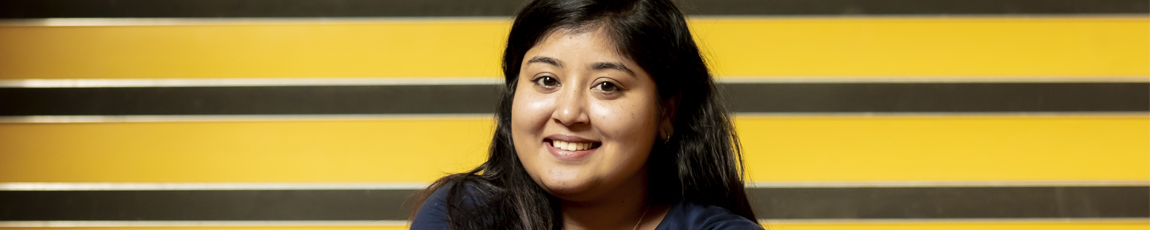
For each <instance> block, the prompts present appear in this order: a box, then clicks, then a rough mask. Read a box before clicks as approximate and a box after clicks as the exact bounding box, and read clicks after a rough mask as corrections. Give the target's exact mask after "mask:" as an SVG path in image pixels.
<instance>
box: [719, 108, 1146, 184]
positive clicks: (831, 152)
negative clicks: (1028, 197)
mask: <svg viewBox="0 0 1150 230" xmlns="http://www.w3.org/2000/svg"><path fill="white" fill-rule="evenodd" d="M735 125H736V127H738V130H739V132H740V133H739V134H740V135H741V137H740V138H741V140H742V141H743V146H744V149H745V151H746V157H745V158H746V159H745V160H746V165H747V171H748V174H749V175H750V177H751V178H750V180H751V181H873V180H889V181H968V180H974V181H982V180H991V181H993V180H1005V181H1011V180H1026V181H1095V180H1097V181H1105V180H1141V181H1145V180H1150V118H1148V117H871V118H866V117H832V118H806V117H795V118H741V119H736V120H735Z"/></svg>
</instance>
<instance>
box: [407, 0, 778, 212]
mask: <svg viewBox="0 0 1150 230" xmlns="http://www.w3.org/2000/svg"><path fill="white" fill-rule="evenodd" d="M503 73H504V77H505V80H506V81H505V85H504V86H505V88H504V92H503V96H502V98H501V101H500V104H499V107H498V111H497V121H498V122H497V124H496V132H495V136H494V138H493V139H492V143H491V148H490V152H489V154H490V155H489V156H488V159H487V161H486V162H485V163H483V164H482V165H480V166H479V167H477V168H475V169H473V170H471V171H470V172H466V173H460V174H454V175H450V176H447V177H444V178H442V179H440V180H438V181H437V182H435V183H433V184H432V185H431V186H430V187H428V188H427V189H426V190H425V191H424V193H423V197H422V198H423V199H422V201H421V205H420V206H421V207H419V210H418V211H417V212H416V213H415V216H414V217H413V218H414V219H413V221H412V228H413V229H757V228H760V226H759V225H758V224H757V223H756V222H755V220H756V218H755V215H754V213H753V212H752V211H751V208H750V205H749V204H748V202H747V196H746V193H745V191H744V190H743V189H744V187H743V186H744V184H743V180H742V174H743V173H742V171H741V169H742V165H741V164H742V163H741V156H740V153H739V152H740V150H739V144H738V138H737V136H736V135H735V133H734V131H733V129H732V126H731V122H730V118H729V115H728V114H727V112H726V110H724V108H723V106H721V105H720V104H719V103H718V101H719V99H718V98H717V97H718V95H717V94H716V93H715V88H714V81H713V79H712V77H711V74H710V71H709V70H708V69H707V66H706V64H705V63H704V62H703V59H702V58H701V56H700V54H699V49H698V47H696V45H695V42H694V40H693V39H692V37H691V33H690V32H689V31H688V28H687V25H686V23H685V21H684V18H683V16H682V14H681V13H680V12H679V10H678V9H677V8H676V7H675V6H674V5H673V4H672V3H671V2H670V1H667V0H637V1H595V0H585V1H550V0H539V1H532V2H531V3H529V4H528V5H527V6H526V7H525V8H524V9H522V10H521V11H520V12H519V14H518V15H517V16H516V19H515V22H514V24H513V26H512V29H511V34H510V36H509V38H508V41H507V48H506V50H505V52H504V58H503Z"/></svg>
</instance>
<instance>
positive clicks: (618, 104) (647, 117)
mask: <svg viewBox="0 0 1150 230" xmlns="http://www.w3.org/2000/svg"><path fill="white" fill-rule="evenodd" d="M596 107H597V109H593V110H592V111H594V112H593V114H592V116H594V119H593V120H594V121H595V126H596V127H597V128H598V130H599V131H600V132H602V134H603V136H604V137H606V138H609V140H612V141H615V142H617V143H621V144H620V145H617V147H619V148H626V149H629V150H633V151H643V150H642V149H645V148H639V147H643V146H647V147H649V146H650V144H651V143H650V142H651V141H652V140H654V139H653V138H654V135H655V129H656V128H657V124H658V122H656V121H657V116H658V115H657V114H656V111H655V107H654V105H653V103H646V101H645V100H640V101H608V102H600V103H597V104H596Z"/></svg>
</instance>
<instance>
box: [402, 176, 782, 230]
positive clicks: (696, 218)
mask: <svg viewBox="0 0 1150 230" xmlns="http://www.w3.org/2000/svg"><path fill="white" fill-rule="evenodd" d="M447 190H448V189H447V186H444V187H443V188H440V189H439V190H437V191H435V193H432V194H431V196H430V197H428V198H427V200H426V201H424V202H423V206H421V207H420V208H419V212H418V213H416V214H415V220H412V222H411V229H413V230H443V229H450V228H451V227H450V224H448V218H447V206H446V205H445V204H446V201H447ZM679 229H684V230H686V229H691V230H694V229H715V230H719V229H723V230H726V229H763V227H762V226H760V225H759V224H758V223H755V222H753V221H751V220H748V219H747V218H743V217H742V216H739V215H735V214H734V213H731V212H730V211H727V209H724V208H721V207H717V206H711V205H698V204H694V203H689V202H679V203H677V204H675V205H674V206H671V210H669V211H667V215H666V216H664V217H663V221H662V222H659V226H658V227H655V230H679Z"/></svg>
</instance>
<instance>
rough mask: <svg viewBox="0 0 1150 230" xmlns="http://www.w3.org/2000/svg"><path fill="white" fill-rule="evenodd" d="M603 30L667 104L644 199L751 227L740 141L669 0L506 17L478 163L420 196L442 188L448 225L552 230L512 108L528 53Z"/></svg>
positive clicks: (567, 6) (556, 223)
mask: <svg viewBox="0 0 1150 230" xmlns="http://www.w3.org/2000/svg"><path fill="white" fill-rule="evenodd" d="M586 28H603V29H605V31H607V34H608V36H610V38H611V40H612V41H613V42H614V45H615V47H616V48H617V51H618V52H619V53H620V54H621V55H623V56H626V57H629V58H630V59H631V60H633V61H635V63H637V64H638V65H639V67H640V68H643V70H646V71H647V73H649V74H650V76H651V78H653V80H654V81H655V85H656V87H657V88H658V94H659V95H658V96H659V99H660V101H662V102H671V104H674V105H676V106H675V109H670V110H664V111H674V112H675V114H674V115H673V116H672V117H673V118H674V119H673V130H674V133H673V135H672V136H671V137H670V138H669V139H667V140H665V141H656V144H655V146H653V148H652V153H651V154H650V157H648V160H647V170H648V177H649V181H648V188H649V189H648V191H649V193H650V194H649V196H650V197H651V198H652V202H657V203H663V204H666V203H674V202H692V203H696V204H701V205H714V206H719V207H723V208H726V209H727V210H729V211H731V212H732V213H734V214H737V215H740V216H743V217H746V218H747V219H750V220H752V221H756V218H755V214H754V213H753V212H752V211H751V208H750V204H749V203H748V201H747V195H746V193H745V191H744V188H743V180H742V175H743V171H742V170H743V169H742V168H743V163H742V159H741V152H740V151H741V150H740V149H741V147H740V145H739V141H738V140H739V139H738V137H737V135H736V134H735V131H734V129H733V127H732V125H731V120H730V117H729V115H728V113H727V111H726V109H725V108H724V107H723V106H722V104H721V103H720V101H721V100H720V99H719V95H718V94H717V93H716V89H715V84H714V80H713V79H712V77H711V74H710V72H709V70H708V69H707V65H706V63H705V62H704V60H703V58H702V56H701V55H700V52H699V48H698V46H696V45H695V41H694V39H693V38H692V37H691V33H690V31H689V30H688V28H687V24H686V21H685V18H684V17H683V14H682V13H681V12H680V11H679V9H678V8H676V7H675V5H674V4H673V3H672V2H671V1H670V0H626V1H619V0H535V1H531V2H530V3H528V4H527V5H526V6H525V7H524V8H523V9H522V10H520V11H519V13H518V14H517V15H516V17H515V22H514V23H513V25H512V27H511V34H510V35H509V36H508V38H507V48H506V50H505V51H504V53H503V75H504V78H505V79H506V81H505V83H504V88H503V93H502V96H501V98H500V101H499V107H498V111H497V113H496V116H495V118H496V121H497V122H496V127H495V136H494V137H493V138H492V140H491V146H490V149H489V156H488V157H487V161H486V162H484V163H483V164H482V165H480V166H479V167H476V168H475V169H472V170H471V171H469V172H466V173H459V174H453V175H449V176H446V177H443V178H441V179H439V180H438V181H436V182H435V183H432V184H431V185H430V186H429V187H428V188H427V189H426V190H424V192H423V194H422V196H421V199H420V203H422V201H423V200H425V199H426V198H427V197H428V196H429V195H430V194H431V193H432V192H434V191H435V190H438V189H440V188H445V185H449V184H450V185H453V186H449V187H446V188H449V190H448V191H447V192H448V193H447V203H446V205H447V215H448V217H449V218H450V221H451V222H452V223H451V225H452V227H453V228H454V229H560V228H562V225H563V223H562V218H561V217H560V215H559V205H558V204H559V201H558V200H557V198H555V197H553V196H551V195H550V194H548V193H547V192H546V191H544V190H543V189H542V188H541V187H540V186H539V185H538V184H536V183H535V181H533V180H532V179H531V177H530V176H529V175H528V174H527V171H526V170H525V169H524V168H523V165H522V163H521V162H520V161H519V157H518V155H517V154H516V152H515V147H514V143H513V141H512V136H511V105H512V99H513V98H514V96H515V88H516V87H515V86H516V84H517V82H518V79H519V69H520V65H521V63H522V62H523V58H524V55H525V54H526V53H527V50H529V49H531V48H532V47H534V46H535V45H536V43H538V42H540V41H541V40H542V39H543V38H544V37H546V36H547V35H548V34H549V33H551V32H554V31H556V30H558V29H577V30H578V29H586Z"/></svg>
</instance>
